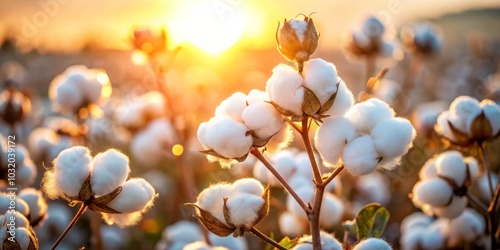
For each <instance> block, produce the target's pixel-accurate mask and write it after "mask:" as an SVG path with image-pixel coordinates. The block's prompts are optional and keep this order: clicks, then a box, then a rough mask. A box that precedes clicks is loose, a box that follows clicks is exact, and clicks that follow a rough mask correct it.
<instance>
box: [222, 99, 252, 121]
mask: <svg viewBox="0 0 500 250" xmlns="http://www.w3.org/2000/svg"><path fill="white" fill-rule="evenodd" d="M246 102H247V96H246V95H245V94H243V93H241V92H236V93H234V94H232V95H231V96H230V97H228V98H227V99H226V100H224V101H222V102H221V104H219V106H217V108H216V109H215V116H225V117H229V118H231V119H233V120H235V121H237V122H242V121H243V119H242V117H241V113H242V112H243V110H244V109H245V108H246V107H247V103H246Z"/></svg>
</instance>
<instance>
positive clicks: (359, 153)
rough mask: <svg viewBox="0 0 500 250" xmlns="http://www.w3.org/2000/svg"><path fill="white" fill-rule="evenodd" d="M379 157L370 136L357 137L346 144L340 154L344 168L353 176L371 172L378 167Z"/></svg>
mask: <svg viewBox="0 0 500 250" xmlns="http://www.w3.org/2000/svg"><path fill="white" fill-rule="evenodd" d="M378 158H379V155H378V154H377V151H376V149H375V145H374V144H373V140H372V138H371V137H370V136H368V135H364V136H361V137H358V138H356V139H354V140H353V141H351V142H350V143H348V144H347V146H346V147H345V148H344V151H343V153H342V161H343V162H344V166H345V168H346V169H347V171H349V173H351V174H353V175H364V174H369V173H371V172H373V171H374V170H375V169H376V168H377V165H378V161H379V159H378Z"/></svg>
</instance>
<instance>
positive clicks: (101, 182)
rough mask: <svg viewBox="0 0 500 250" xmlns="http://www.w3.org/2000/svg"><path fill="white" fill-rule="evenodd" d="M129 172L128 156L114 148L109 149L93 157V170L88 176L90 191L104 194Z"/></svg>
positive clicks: (121, 182)
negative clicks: (90, 185) (89, 176)
mask: <svg viewBox="0 0 500 250" xmlns="http://www.w3.org/2000/svg"><path fill="white" fill-rule="evenodd" d="M129 173H130V167H129V160H128V157H127V156H126V155H124V154H122V153H121V152H119V151H118V150H116V149H109V150H106V151H105V152H103V153H99V154H97V155H96V156H95V157H94V170H93V172H92V176H91V178H90V183H91V184H92V191H94V193H95V194H96V195H97V196H101V195H106V194H109V193H111V192H113V190H115V189H116V188H118V187H119V186H121V185H122V184H123V183H124V182H125V181H126V180H127V178H128V175H129Z"/></svg>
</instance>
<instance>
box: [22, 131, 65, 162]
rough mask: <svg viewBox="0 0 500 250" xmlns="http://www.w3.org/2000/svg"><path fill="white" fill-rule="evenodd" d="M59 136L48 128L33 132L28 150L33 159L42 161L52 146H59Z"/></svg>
mask: <svg viewBox="0 0 500 250" xmlns="http://www.w3.org/2000/svg"><path fill="white" fill-rule="evenodd" d="M57 141H58V138H57V135H56V134H55V133H54V132H53V131H52V130H50V129H48V128H36V129H34V130H33V131H31V134H30V135H29V139H28V148H29V151H30V153H31V157H33V159H35V160H36V159H42V157H44V156H45V155H46V154H47V152H48V151H49V148H50V147H51V146H52V145H55V144H57Z"/></svg>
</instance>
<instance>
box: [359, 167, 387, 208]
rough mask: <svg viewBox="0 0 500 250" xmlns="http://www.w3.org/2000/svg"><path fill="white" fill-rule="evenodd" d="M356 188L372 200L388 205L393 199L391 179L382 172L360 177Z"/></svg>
mask: <svg viewBox="0 0 500 250" xmlns="http://www.w3.org/2000/svg"><path fill="white" fill-rule="evenodd" d="M356 188H357V189H358V191H359V192H360V193H361V195H363V197H366V198H368V199H369V200H370V201H373V202H377V203H380V204H382V205H387V204H388V203H389V201H390V200H391V190H390V187H389V181H388V180H387V179H386V178H385V176H384V175H382V174H380V173H377V172H374V173H371V174H368V175H362V176H360V177H358V179H357V181H356Z"/></svg>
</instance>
